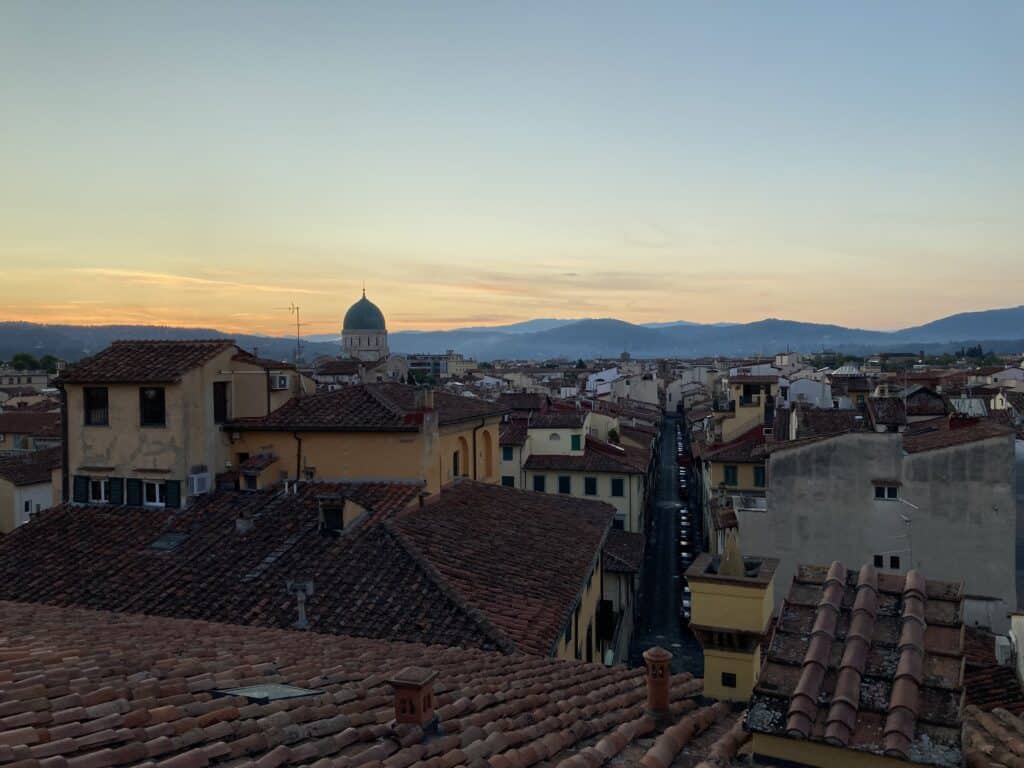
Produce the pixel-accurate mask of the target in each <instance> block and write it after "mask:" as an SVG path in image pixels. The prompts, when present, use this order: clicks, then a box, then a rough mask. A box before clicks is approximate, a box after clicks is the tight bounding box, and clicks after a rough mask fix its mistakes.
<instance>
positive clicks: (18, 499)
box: [14, 482, 53, 525]
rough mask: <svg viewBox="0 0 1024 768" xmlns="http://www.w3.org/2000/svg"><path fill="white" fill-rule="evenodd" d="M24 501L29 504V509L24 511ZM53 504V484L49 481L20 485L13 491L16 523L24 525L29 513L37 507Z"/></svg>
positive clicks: (44, 507) (47, 506)
mask: <svg viewBox="0 0 1024 768" xmlns="http://www.w3.org/2000/svg"><path fill="white" fill-rule="evenodd" d="M26 502H27V503H28V504H29V511H28V512H26V511H25V504H26ZM52 506H53V486H52V485H51V484H50V483H48V482H47V483H37V484H36V485H21V486H18V487H16V488H15V491H14V519H15V520H16V521H17V525H24V524H25V523H27V522H28V519H29V515H30V514H31V513H32V512H36V511H37V509H40V510H41V509H48V508H49V507H52Z"/></svg>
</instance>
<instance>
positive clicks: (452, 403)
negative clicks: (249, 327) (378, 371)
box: [229, 383, 504, 432]
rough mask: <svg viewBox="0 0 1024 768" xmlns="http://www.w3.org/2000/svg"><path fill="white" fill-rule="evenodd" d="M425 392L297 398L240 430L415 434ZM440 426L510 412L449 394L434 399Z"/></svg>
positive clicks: (362, 389)
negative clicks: (419, 399)
mask: <svg viewBox="0 0 1024 768" xmlns="http://www.w3.org/2000/svg"><path fill="white" fill-rule="evenodd" d="M425 394H426V392H425V391H424V390H420V389H417V388H416V387H414V386H411V385H408V384H390V383H388V384H359V385H356V386H351V387H343V388H341V389H338V390H335V391H334V392H318V393H316V394H312V395H302V396H300V397H293V398H292V399H290V400H289V401H288V402H286V403H285V404H284V405H282V406H281V407H280V408H278V409H277V410H275V411H272V412H271V413H269V414H267V415H266V416H259V417H255V418H245V419H236V420H235V421H233V422H231V423H230V425H229V428H230V429H235V430H285V431H291V430H310V431H313V430H316V431H330V432H415V431H417V430H418V429H419V424H420V423H421V422H422V413H423V411H424V409H425V405H423V404H422V403H420V404H417V400H418V398H420V397H422V396H424V395H425ZM432 395H433V398H434V409H435V410H436V411H437V417H438V421H439V423H440V424H451V423H456V422H460V421H467V420H471V419H479V418H484V417H488V416H498V415H500V414H502V413H503V412H504V411H503V410H502V409H501V407H500V406H498V405H496V404H494V403H489V402H487V401H485V400H475V399H472V398H468V397H461V396H459V395H452V394H449V393H447V392H440V391H436V392H433V393H432Z"/></svg>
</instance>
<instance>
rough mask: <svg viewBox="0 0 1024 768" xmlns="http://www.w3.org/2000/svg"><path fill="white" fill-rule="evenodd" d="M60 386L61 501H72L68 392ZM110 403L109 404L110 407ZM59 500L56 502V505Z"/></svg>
mask: <svg viewBox="0 0 1024 768" xmlns="http://www.w3.org/2000/svg"><path fill="white" fill-rule="evenodd" d="M58 386H59V388H60V437H61V440H60V443H61V447H60V467H61V469H60V501H62V502H63V501H70V500H71V499H70V498H69V497H68V486H69V484H70V483H69V479H70V476H71V475H70V472H71V468H70V467H69V466H68V463H69V461H70V459H69V455H70V453H71V452H70V450H69V449H68V392H67V390H66V389H64V385H63V384H59V385H58ZM109 406H110V404H109V403H108V404H107V407H108V408H109ZM56 504H57V502H54V506H56Z"/></svg>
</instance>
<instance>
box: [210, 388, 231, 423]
mask: <svg viewBox="0 0 1024 768" xmlns="http://www.w3.org/2000/svg"><path fill="white" fill-rule="evenodd" d="M228 384H229V382H227V381H215V382H213V423H214V424H223V423H224V422H225V421H227V420H228Z"/></svg>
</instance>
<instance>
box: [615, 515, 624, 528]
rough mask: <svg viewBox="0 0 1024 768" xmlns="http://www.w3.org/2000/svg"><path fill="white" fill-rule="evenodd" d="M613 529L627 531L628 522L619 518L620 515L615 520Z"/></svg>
mask: <svg viewBox="0 0 1024 768" xmlns="http://www.w3.org/2000/svg"><path fill="white" fill-rule="evenodd" d="M612 528H613V529H614V530H616V531H624V530H626V521H625V519H624V518H621V517H619V516H618V515H616V516H615V519H614V520H612Z"/></svg>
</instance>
